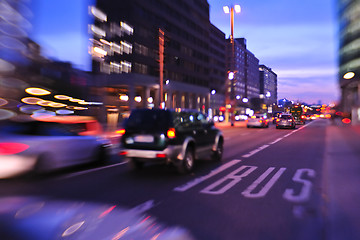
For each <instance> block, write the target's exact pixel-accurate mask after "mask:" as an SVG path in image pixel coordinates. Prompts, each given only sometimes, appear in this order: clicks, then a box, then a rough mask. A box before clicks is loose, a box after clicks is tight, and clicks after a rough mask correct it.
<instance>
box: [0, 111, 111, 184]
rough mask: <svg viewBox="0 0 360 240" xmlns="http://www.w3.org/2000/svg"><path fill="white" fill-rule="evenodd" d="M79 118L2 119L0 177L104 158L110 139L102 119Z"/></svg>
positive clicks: (48, 170)
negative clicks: (103, 132) (104, 135)
mask: <svg viewBox="0 0 360 240" xmlns="http://www.w3.org/2000/svg"><path fill="white" fill-rule="evenodd" d="M75 119H76V120H75ZM80 119H82V120H79V118H71V119H69V118H60V117H56V118H55V119H54V118H53V119H51V118H48V119H46V121H30V122H14V121H7V122H0V178H7V177H13V176H16V175H20V174H23V173H26V172H31V171H33V172H36V173H44V172H50V171H53V170H56V169H60V168H65V167H70V166H74V165H79V164H83V163H90V162H96V161H103V160H105V159H106V158H107V156H108V154H109V151H108V150H109V149H108V148H109V146H110V143H109V141H108V140H106V139H104V138H102V137H100V136H99V135H97V133H98V132H99V128H100V125H99V123H98V122H97V121H96V120H89V119H86V120H85V119H84V118H81V117H80ZM53 120H54V121H53Z"/></svg>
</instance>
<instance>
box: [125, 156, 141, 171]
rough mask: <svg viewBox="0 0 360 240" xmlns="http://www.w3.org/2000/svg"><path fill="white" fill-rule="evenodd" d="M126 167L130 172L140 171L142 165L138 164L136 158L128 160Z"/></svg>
mask: <svg viewBox="0 0 360 240" xmlns="http://www.w3.org/2000/svg"><path fill="white" fill-rule="evenodd" d="M128 166H129V168H130V170H133V171H135V170H140V169H142V168H143V167H144V163H143V162H140V161H139V160H137V159H136V158H130V159H129V160H128Z"/></svg>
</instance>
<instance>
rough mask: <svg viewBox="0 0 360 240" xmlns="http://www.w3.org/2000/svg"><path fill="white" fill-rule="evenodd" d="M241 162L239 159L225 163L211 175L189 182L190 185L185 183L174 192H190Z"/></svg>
mask: <svg viewBox="0 0 360 240" xmlns="http://www.w3.org/2000/svg"><path fill="white" fill-rule="evenodd" d="M239 162H241V160H237V159H234V160H232V161H230V162H228V163H225V164H224V165H221V166H220V167H218V168H216V169H215V170H213V171H211V172H210V173H209V174H207V175H205V176H202V177H199V178H195V179H194V180H192V181H190V182H188V183H185V184H184V185H182V186H180V187H176V188H174V190H173V191H176V192H185V191H187V190H189V189H190V188H192V187H194V186H196V185H198V184H199V183H201V182H203V181H205V180H207V179H209V178H211V177H213V176H215V175H216V174H218V173H220V172H222V171H224V170H226V169H227V168H230V167H232V166H233V165H235V164H237V163H239Z"/></svg>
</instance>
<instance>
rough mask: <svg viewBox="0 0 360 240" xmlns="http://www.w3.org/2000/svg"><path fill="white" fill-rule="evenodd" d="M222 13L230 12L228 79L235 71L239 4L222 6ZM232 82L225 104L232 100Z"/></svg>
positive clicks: (230, 78)
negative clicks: (235, 18)
mask: <svg viewBox="0 0 360 240" xmlns="http://www.w3.org/2000/svg"><path fill="white" fill-rule="evenodd" d="M223 10H224V13H226V14H228V13H230V33H231V34H230V43H231V64H230V72H229V76H228V80H233V79H234V71H235V42H234V12H236V13H240V11H241V7H240V5H235V6H230V7H229V6H224V7H223ZM228 83H229V81H227V83H226V88H227V87H228ZM234 85H235V84H234V82H232V83H231V85H230V86H231V87H230V97H229V94H228V92H227V91H226V100H225V101H226V102H225V104H226V105H228V104H230V102H232V101H233V100H234ZM225 118H226V121H228V120H229V112H228V111H226V112H225ZM231 126H233V118H231Z"/></svg>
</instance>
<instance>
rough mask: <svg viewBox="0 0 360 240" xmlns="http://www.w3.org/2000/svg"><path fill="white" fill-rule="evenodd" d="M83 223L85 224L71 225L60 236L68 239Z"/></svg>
mask: <svg viewBox="0 0 360 240" xmlns="http://www.w3.org/2000/svg"><path fill="white" fill-rule="evenodd" d="M84 223H85V221H81V222H78V223H75V224H74V225H72V226H71V227H69V228H68V229H66V230H65V231H64V232H63V234H62V235H61V236H62V237H68V236H70V235H72V234H74V233H75V232H76V231H78V230H79V229H80V228H81V226H82V225H84Z"/></svg>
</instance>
